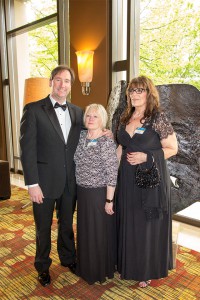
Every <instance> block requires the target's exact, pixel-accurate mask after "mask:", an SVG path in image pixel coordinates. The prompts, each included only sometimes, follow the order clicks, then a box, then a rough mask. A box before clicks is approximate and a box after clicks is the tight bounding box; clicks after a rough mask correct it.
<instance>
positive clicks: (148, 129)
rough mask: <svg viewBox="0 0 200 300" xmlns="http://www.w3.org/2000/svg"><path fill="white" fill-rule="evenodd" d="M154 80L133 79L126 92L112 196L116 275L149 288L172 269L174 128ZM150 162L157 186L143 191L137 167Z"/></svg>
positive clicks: (145, 166) (176, 146) (146, 166)
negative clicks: (155, 171) (170, 161)
mask: <svg viewBox="0 0 200 300" xmlns="http://www.w3.org/2000/svg"><path fill="white" fill-rule="evenodd" d="M159 106H160V104H159V96H158V92H157V90H156V87H155V86H154V84H153V83H152V81H151V80H150V79H149V78H147V77H145V76H141V77H137V78H134V79H132V81H131V82H130V84H129V85H128V88H127V109H126V110H125V112H124V113H123V115H122V117H121V120H120V125H119V128H118V132H117V139H118V143H119V144H120V145H119V147H118V149H117V153H118V157H119V159H120V158H121V162H120V167H119V177H118V185H117V191H116V213H117V242H118V246H117V248H118V254H117V256H118V258H117V260H118V261H117V265H118V272H119V274H120V278H121V279H128V280H131V279H132V280H137V281H139V286H140V287H147V286H148V285H149V284H150V281H151V279H158V278H162V277H166V276H168V270H170V269H172V220H171V212H170V175H169V173H168V169H167V165H166V159H168V158H169V157H171V156H173V155H175V154H176V153H177V150H178V145H177V139H176V135H175V133H174V131H173V128H172V125H171V124H170V123H169V121H168V120H167V118H166V115H165V114H164V112H162V111H161V110H160V107H159ZM153 159H154V161H155V162H156V164H157V167H158V169H159V172H160V177H161V181H160V183H159V185H158V186H157V187H155V188H147V189H143V188H140V187H138V186H137V185H136V183H135V171H136V166H137V165H139V164H141V165H140V166H141V167H142V168H145V169H149V168H151V166H152V163H153Z"/></svg>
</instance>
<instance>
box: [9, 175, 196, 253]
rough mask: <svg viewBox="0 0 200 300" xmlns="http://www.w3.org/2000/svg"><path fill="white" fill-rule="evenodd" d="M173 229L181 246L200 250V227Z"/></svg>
mask: <svg viewBox="0 0 200 300" xmlns="http://www.w3.org/2000/svg"><path fill="white" fill-rule="evenodd" d="M10 176H11V177H10V178H11V184H13V185H16V186H19V187H21V188H24V189H26V187H25V185H24V179H23V176H22V175H18V174H12V173H11V175H10ZM198 210H199V212H198V213H197V211H195V213H196V214H197V215H199V216H200V205H199V206H198ZM189 217H192V216H189ZM172 229H173V230H172V231H173V241H174V242H177V244H178V245H180V246H183V247H186V248H189V249H193V250H195V251H198V252H200V227H196V226H192V225H189V224H185V223H182V222H178V221H173V224H172Z"/></svg>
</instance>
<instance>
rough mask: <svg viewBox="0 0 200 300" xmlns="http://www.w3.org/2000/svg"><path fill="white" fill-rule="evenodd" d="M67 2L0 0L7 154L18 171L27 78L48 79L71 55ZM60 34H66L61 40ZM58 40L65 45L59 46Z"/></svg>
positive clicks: (56, 0) (0, 46)
mask: <svg viewBox="0 0 200 300" xmlns="http://www.w3.org/2000/svg"><path fill="white" fill-rule="evenodd" d="M68 2H69V1H68V0H66V1H61V0H40V1H38V0H0V21H1V25H2V28H1V31H0V50H1V51H0V53H1V61H2V62H3V63H2V80H3V82H4V87H3V94H4V95H3V98H4V104H5V124H6V137H7V155H8V160H9V162H10V167H11V168H13V169H14V170H15V171H16V172H17V171H18V170H19V171H20V170H21V164H20V160H19V155H20V149H19V135H20V133H19V129H20V119H21V116H22V110H23V99H24V83H25V79H26V78H29V77H48V78H49V75H50V72H51V70H52V69H53V68H54V67H55V66H57V65H58V63H66V61H67V59H68V57H69V37H68V35H67V33H68V29H69V26H68V21H69V20H68V8H69V7H68V6H69V3H68ZM57 9H58V11H57ZM58 15H60V18H59V24H58V21H57V19H58ZM60 34H62V37H64V36H65V37H66V38H65V39H64V38H62V41H61V39H60V38H59V37H60ZM59 39H60V41H61V42H60V44H61V45H62V47H58V40H59ZM63 49H65V53H64V50H63Z"/></svg>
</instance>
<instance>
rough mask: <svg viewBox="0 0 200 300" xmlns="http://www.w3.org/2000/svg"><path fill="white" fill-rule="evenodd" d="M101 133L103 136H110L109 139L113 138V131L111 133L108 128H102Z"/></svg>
mask: <svg viewBox="0 0 200 300" xmlns="http://www.w3.org/2000/svg"><path fill="white" fill-rule="evenodd" d="M103 135H105V136H107V137H109V138H111V139H113V140H114V136H113V133H112V131H111V130H109V129H104V130H103Z"/></svg>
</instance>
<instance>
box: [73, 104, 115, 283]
mask: <svg viewBox="0 0 200 300" xmlns="http://www.w3.org/2000/svg"><path fill="white" fill-rule="evenodd" d="M106 123H107V113H106V110H105V108H104V107H103V106H102V105H100V104H90V105H89V106H88V107H87V108H86V111H85V114H84V124H85V127H86V128H87V130H83V131H81V135H80V139H79V143H78V146H77V149H76V152H75V155H74V160H75V164H76V182H77V270H76V274H77V275H78V276H80V277H82V278H83V279H84V280H85V281H87V282H88V283H89V284H93V283H95V282H97V281H99V282H100V283H103V282H104V281H105V280H106V278H109V279H111V278H113V277H114V272H115V249H114V232H115V222H114V221H115V219H114V215H113V213H114V211H113V197H114V192H115V186H116V183H117V173H118V160H117V154H116V145H115V143H114V141H113V139H111V138H109V137H107V136H106V135H105V131H104V129H105V126H106Z"/></svg>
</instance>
